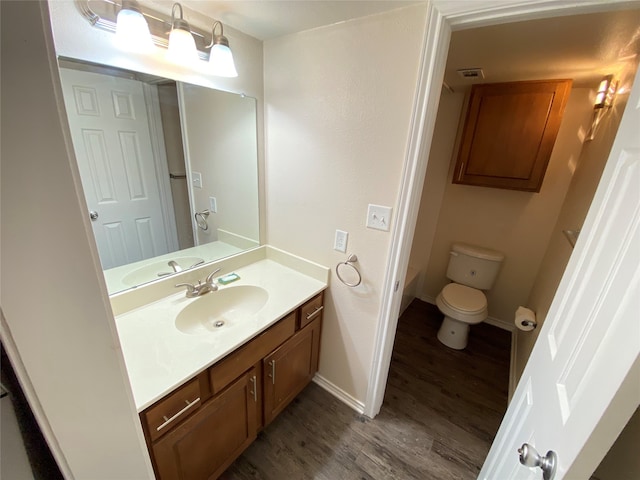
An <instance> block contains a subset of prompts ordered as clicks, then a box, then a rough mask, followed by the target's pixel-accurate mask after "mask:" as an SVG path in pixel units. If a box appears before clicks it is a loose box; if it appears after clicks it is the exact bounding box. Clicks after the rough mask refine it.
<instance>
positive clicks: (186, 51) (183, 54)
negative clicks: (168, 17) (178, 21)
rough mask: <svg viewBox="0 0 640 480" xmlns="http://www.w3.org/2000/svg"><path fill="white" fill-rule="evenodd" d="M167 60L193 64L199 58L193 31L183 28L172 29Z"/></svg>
mask: <svg viewBox="0 0 640 480" xmlns="http://www.w3.org/2000/svg"><path fill="white" fill-rule="evenodd" d="M167 60H170V61H172V62H175V63H182V64H193V63H196V62H197V61H198V60H199V57H198V51H197V50H196V41H195V40H194V39H193V35H191V32H188V31H187V30H183V29H182V28H174V29H172V30H171V33H170V34H169V48H168V49H167Z"/></svg>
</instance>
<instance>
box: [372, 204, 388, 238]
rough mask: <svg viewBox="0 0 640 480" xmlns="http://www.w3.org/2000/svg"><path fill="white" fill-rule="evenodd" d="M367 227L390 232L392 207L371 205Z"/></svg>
mask: <svg viewBox="0 0 640 480" xmlns="http://www.w3.org/2000/svg"><path fill="white" fill-rule="evenodd" d="M367 227H368V228H375V229H376V230H383V231H385V232H388V231H389V228H390V227H391V207H385V206H383V205H373V204H369V210H368V211H367Z"/></svg>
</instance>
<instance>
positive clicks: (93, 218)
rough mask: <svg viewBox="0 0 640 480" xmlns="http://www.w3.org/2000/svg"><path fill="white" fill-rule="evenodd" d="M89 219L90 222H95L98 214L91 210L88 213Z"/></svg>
mask: <svg viewBox="0 0 640 480" xmlns="http://www.w3.org/2000/svg"><path fill="white" fill-rule="evenodd" d="M89 218H90V219H91V221H92V222H95V221H96V220H97V219H98V212H96V211H95V210H91V211H90V212H89Z"/></svg>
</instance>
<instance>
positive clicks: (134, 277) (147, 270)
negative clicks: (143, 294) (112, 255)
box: [122, 257, 204, 287]
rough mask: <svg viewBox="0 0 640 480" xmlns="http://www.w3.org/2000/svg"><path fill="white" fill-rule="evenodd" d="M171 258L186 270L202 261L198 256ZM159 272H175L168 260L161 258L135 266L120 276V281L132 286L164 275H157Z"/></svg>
mask: <svg viewBox="0 0 640 480" xmlns="http://www.w3.org/2000/svg"><path fill="white" fill-rule="evenodd" d="M171 260H174V261H175V262H176V263H177V264H178V265H180V268H182V269H183V270H187V269H188V268H191V267H192V266H193V265H195V264H196V263H199V262H203V261H204V260H203V259H202V258H200V257H176V258H172V259H171ZM159 273H161V274H165V273H166V274H167V275H171V274H173V273H175V272H174V271H173V269H172V268H171V267H170V266H169V261H168V260H163V261H161V262H154V263H150V264H149V265H145V266H144V267H140V268H137V269H136V270H134V271H133V272H130V273H128V274H127V275H125V276H124V277H123V278H122V283H124V284H125V285H129V286H131V287H133V286H135V285H140V284H141V283H146V282H150V281H151V280H157V279H158V278H161V277H163V276H164V275H158V274H159Z"/></svg>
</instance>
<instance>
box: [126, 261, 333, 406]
mask: <svg viewBox="0 0 640 480" xmlns="http://www.w3.org/2000/svg"><path fill="white" fill-rule="evenodd" d="M278 255H280V254H278ZM233 271H235V272H236V273H237V274H238V275H239V276H240V280H237V281H235V282H233V283H230V284H229V285H226V286H222V285H221V286H220V290H223V289H227V288H234V287H237V286H239V285H255V286H258V287H262V288H264V289H265V290H266V291H267V292H268V294H269V297H268V300H267V302H266V304H265V305H264V306H263V307H262V309H260V310H259V311H258V312H257V313H255V314H253V315H250V316H248V317H247V318H246V320H244V321H243V322H241V323H239V324H237V325H234V326H228V327H227V326H225V327H223V328H221V329H220V330H216V331H215V332H210V333H203V334H199V335H192V334H186V333H183V332H181V331H180V330H178V329H177V328H176V326H175V319H176V316H177V315H178V313H179V312H180V311H181V310H182V309H183V308H184V307H186V306H187V305H189V304H190V303H192V302H194V301H196V300H198V299H200V298H203V297H204V296H207V295H216V293H217V292H211V293H207V294H205V295H204V296H203V297H198V298H186V296H185V293H184V291H183V290H181V291H180V292H177V293H175V294H172V295H170V296H168V297H165V298H163V299H161V300H157V301H155V302H153V303H150V304H147V305H144V306H142V307H139V308H136V309H134V310H130V311H128V312H126V313H123V314H121V315H118V316H117V317H116V326H117V329H118V335H119V337H120V344H121V346H122V352H123V355H124V359H125V363H126V367H127V372H128V374H129V380H130V382H131V387H132V390H133V396H134V400H135V404H136V408H137V409H138V412H141V411H142V410H144V409H145V408H146V407H148V406H149V405H151V404H152V403H154V402H156V401H157V400H159V399H160V398H162V397H163V396H164V395H166V394H167V393H169V392H171V391H172V390H173V389H174V388H175V387H177V386H179V385H181V384H182V383H184V382H185V381H186V380H188V379H189V378H191V377H193V376H194V375H196V374H198V373H200V372H201V371H203V370H205V369H206V368H208V367H209V366H211V365H212V364H214V363H215V362H217V361H218V360H220V359H222V358H223V357H224V356H225V355H227V354H228V353H230V352H231V351H233V350H235V349H236V348H238V347H239V346H240V345H242V344H244V343H245V342H246V341H247V340H249V339H251V338H253V337H254V336H256V335H257V334H258V333H260V332H262V331H263V330H265V329H266V328H268V327H269V326H271V325H272V324H274V323H275V322H277V321H278V320H280V319H281V318H282V317H284V316H285V315H286V314H288V313H289V312H291V311H293V310H295V309H296V308H297V307H299V306H300V305H302V304H303V303H304V302H306V301H307V300H309V299H310V298H312V297H313V296H314V295H316V294H317V293H319V292H321V291H322V290H324V289H325V288H326V287H327V281H326V280H319V279H318V278H314V277H313V276H310V275H306V274H304V273H300V271H298V270H297V269H294V268H290V267H288V266H285V265H283V264H282V263H280V262H278V261H275V260H273V259H270V258H265V259H262V260H259V261H257V262H255V263H251V264H249V265H246V266H242V267H240V268H236V269H235V270H233ZM225 273H230V272H225ZM221 275H222V272H221Z"/></svg>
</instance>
